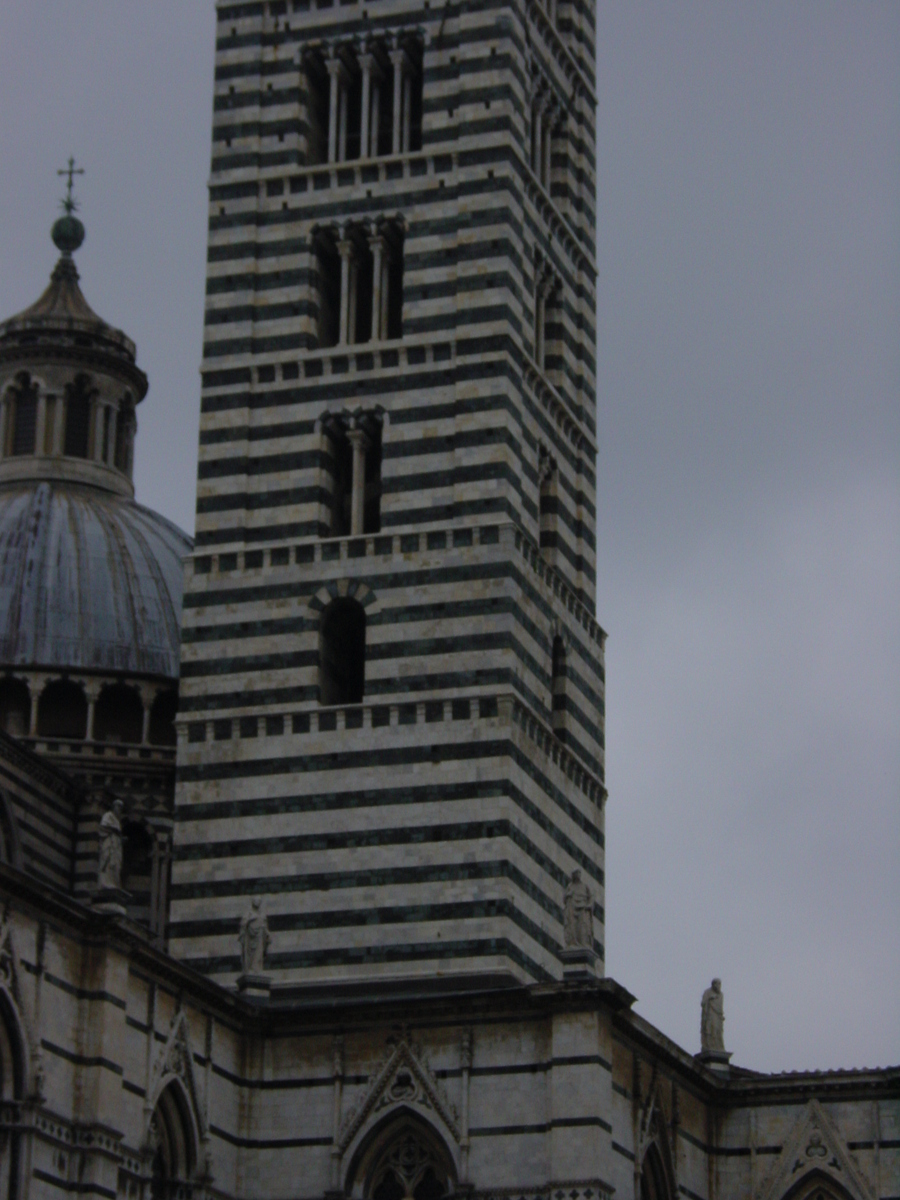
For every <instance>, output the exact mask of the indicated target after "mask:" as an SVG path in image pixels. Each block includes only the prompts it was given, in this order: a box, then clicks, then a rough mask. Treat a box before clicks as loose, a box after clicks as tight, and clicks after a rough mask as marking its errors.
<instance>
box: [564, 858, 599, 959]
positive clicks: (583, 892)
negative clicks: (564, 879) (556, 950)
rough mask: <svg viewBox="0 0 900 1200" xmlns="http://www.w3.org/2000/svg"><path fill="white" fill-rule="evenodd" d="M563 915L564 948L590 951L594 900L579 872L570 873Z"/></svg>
mask: <svg viewBox="0 0 900 1200" xmlns="http://www.w3.org/2000/svg"><path fill="white" fill-rule="evenodd" d="M564 913H565V915H564V922H565V940H566V946H579V947H580V946H584V947H586V948H587V949H589V950H590V949H591V948H592V947H593V945H594V898H593V896H592V895H591V889H590V888H589V887H588V885H587V884H586V883H585V882H584V880H583V879H582V878H581V872H580V871H579V870H575V871H573V872H572V878H571V879H570V880H569V884H568V886H567V888H566V902H565V910H564Z"/></svg>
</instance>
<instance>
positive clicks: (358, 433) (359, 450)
mask: <svg viewBox="0 0 900 1200" xmlns="http://www.w3.org/2000/svg"><path fill="white" fill-rule="evenodd" d="M347 438H348V440H349V442H350V445H351V446H352V447H353V493H352V496H351V499H350V536H351V537H358V536H359V534H361V533H362V532H363V529H364V525H365V511H366V508H365V506H366V450H367V449H368V448H369V439H368V438H367V437H366V435H365V433H363V431H362V430H361V429H350V430H348V431H347Z"/></svg>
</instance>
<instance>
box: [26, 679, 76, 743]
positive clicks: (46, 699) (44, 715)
mask: <svg viewBox="0 0 900 1200" xmlns="http://www.w3.org/2000/svg"><path fill="white" fill-rule="evenodd" d="M87 716H88V704H87V698H86V696H85V694H84V689H83V688H82V687H81V685H80V684H78V683H73V681H72V680H71V679H54V680H51V682H50V683H48V684H47V686H46V687H45V688H44V690H43V691H42V692H41V695H40V699H39V700H38V719H37V728H38V736H39V737H44V738H70V739H76V738H77V739H82V740H83V739H84V738H85V736H86V735H87Z"/></svg>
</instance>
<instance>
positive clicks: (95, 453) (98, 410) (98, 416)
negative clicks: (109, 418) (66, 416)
mask: <svg viewBox="0 0 900 1200" xmlns="http://www.w3.org/2000/svg"><path fill="white" fill-rule="evenodd" d="M102 413H103V406H102V405H101V403H100V401H99V400H98V399H97V397H96V396H93V397H92V398H91V426H90V428H91V442H90V445H89V446H88V451H89V453H88V458H92V459H93V460H94V462H100V459H101V455H102V453H103V418H102Z"/></svg>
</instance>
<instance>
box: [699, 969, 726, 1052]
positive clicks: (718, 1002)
mask: <svg viewBox="0 0 900 1200" xmlns="http://www.w3.org/2000/svg"><path fill="white" fill-rule="evenodd" d="M700 1051H701V1053H702V1054H709V1053H713V1054H715V1053H719V1054H722V1053H724V1052H725V1009H724V1002H723V996H722V980H721V979H714V980H713V981H712V983H711V984H710V986H709V987H708V988H707V989H706V991H705V992H704V993H703V999H702V1001H701V1002H700Z"/></svg>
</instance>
